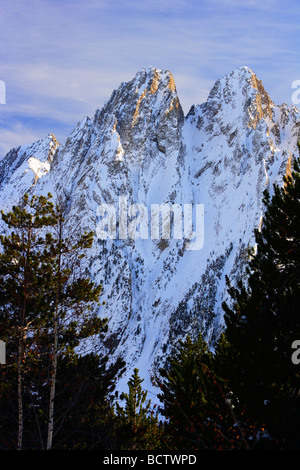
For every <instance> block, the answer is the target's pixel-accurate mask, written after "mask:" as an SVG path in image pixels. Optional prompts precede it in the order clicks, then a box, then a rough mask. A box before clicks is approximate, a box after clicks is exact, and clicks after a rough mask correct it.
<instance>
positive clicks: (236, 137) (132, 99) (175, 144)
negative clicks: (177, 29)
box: [0, 67, 299, 393]
mask: <svg viewBox="0 0 300 470" xmlns="http://www.w3.org/2000/svg"><path fill="white" fill-rule="evenodd" d="M50 135H51V134H49V136H50ZM49 136H48V137H46V138H45V139H42V140H41V141H40V143H39V144H38V143H33V144H32V145H31V146H26V148H25V147H18V148H17V149H13V150H11V151H10V152H9V153H8V154H7V156H6V157H5V158H4V160H3V161H2V162H1V165H0V188H1V196H0V206H1V208H2V209H7V208H9V205H10V204H12V203H13V202H15V203H16V202H18V201H17V199H18V197H19V196H20V195H21V193H22V192H24V191H25V188H27V190H28V191H29V192H31V193H39V194H40V193H43V194H45V193H46V192H49V191H50V192H51V193H52V194H53V196H54V197H56V196H62V197H63V199H64V200H65V201H67V204H68V215H69V227H70V230H73V231H74V227H77V226H79V227H80V229H81V230H91V229H93V230H94V231H95V233H96V230H97V227H99V224H100V222H101V217H100V216H99V207H101V206H102V205H103V204H107V205H109V206H111V207H113V208H114V210H115V211H116V214H117V215H120V213H121V212H122V210H123V209H122V207H121V206H120V201H121V203H123V202H124V204H125V203H126V207H125V208H124V210H125V209H126V214H127V223H128V220H129V222H130V215H131V217H132V213H130V211H131V210H132V208H135V205H137V204H139V205H140V208H141V207H143V208H145V209H147V211H148V215H149V214H151V206H152V205H153V204H158V205H160V204H163V203H165V204H167V205H168V207H173V206H172V205H177V207H180V208H182V209H183V208H184V205H185V204H186V205H192V206H193V210H195V207H196V205H197V204H198V205H203V206H204V243H203V247H202V248H201V249H199V250H189V249H188V246H189V244H188V242H189V240H187V239H186V238H185V237H184V236H183V237H182V238H181V239H180V238H177V239H176V238H175V237H174V236H173V235H172V236H170V238H162V236H161V237H160V238H156V239H152V238H151V236H150V235H148V238H147V239H146V238H145V237H144V238H143V237H142V236H141V232H138V225H137V223H136V225H135V232H134V234H135V236H136V238H129V237H128V238H124V239H120V238H107V239H100V238H99V237H97V236H95V243H94V246H93V248H92V250H91V254H90V257H89V260H88V262H87V266H86V272H87V273H88V274H89V275H90V276H91V277H92V278H93V279H94V280H95V281H96V282H101V283H102V284H103V295H104V300H105V301H106V306H105V307H101V311H100V312H99V314H101V315H103V316H107V317H108V318H109V336H108V337H107V338H106V339H104V343H103V347H104V350H105V351H106V352H109V353H110V355H111V360H112V361H113V360H114V359H115V358H116V356H118V355H120V356H123V357H124V359H125V361H126V363H127V369H128V375H126V376H124V379H123V380H122V381H121V383H120V388H122V387H123V388H124V387H125V386H126V383H127V379H128V376H130V375H131V371H132V369H133V367H137V368H139V370H140V375H141V377H142V378H144V379H145V387H146V388H147V389H148V390H153V393H155V389H153V386H152V383H151V376H152V375H153V374H155V373H156V372H157V368H158V367H159V366H160V365H163V362H164V358H165V357H166V355H167V354H168V353H169V352H170V351H171V348H172V345H173V344H174V342H176V341H177V340H178V339H179V338H180V337H182V336H184V335H185V334H187V332H191V331H198V330H201V331H203V333H204V336H205V338H206V339H207V341H208V343H209V345H210V346H211V347H213V343H214V340H215V338H216V337H217V335H218V334H219V332H220V329H221V328H222V308H221V304H222V301H223V300H224V299H226V296H227V294H226V286H225V275H229V276H230V277H231V279H232V280H233V281H234V280H237V279H238V278H239V277H240V276H242V275H243V268H244V264H245V256H246V250H247V247H248V246H249V245H251V244H252V243H254V238H253V230H254V228H257V227H259V226H260V224H261V221H262V217H263V204H262V196H263V191H264V190H265V189H269V190H270V191H272V185H273V184H274V183H276V184H282V176H283V175H284V174H285V173H286V172H288V171H290V170H289V169H290V167H291V162H292V160H293V157H294V155H295V154H296V153H297V139H298V137H299V111H298V110H297V109H296V108H295V107H288V106H287V105H285V104H283V105H280V106H279V105H275V104H274V103H273V101H272V100H271V98H270V97H269V95H268V93H267V92H266V90H265V89H264V87H263V84H262V82H261V81H260V80H259V79H258V78H257V77H256V75H255V74H254V73H253V72H252V70H251V69H250V68H248V67H240V68H238V69H236V70H234V71H232V72H231V73H229V74H227V75H225V76H224V77H222V78H221V79H219V80H217V81H216V82H215V84H214V86H213V88H212V90H211V92H210V93H209V95H208V98H207V100H206V102H204V103H202V104H199V105H195V106H192V107H191V109H190V110H189V112H188V113H187V115H186V116H184V114H183V110H182V107H181V105H180V100H179V97H178V94H177V90H176V85H175V81H174V77H173V75H172V74H171V73H170V72H169V71H163V70H159V69H154V68H151V67H148V68H145V69H143V70H142V71H139V72H137V74H136V75H135V77H134V78H133V79H132V80H130V81H129V82H123V83H121V85H120V86H119V88H118V89H117V90H114V91H113V92H112V94H111V96H110V98H109V99H108V100H107V101H106V103H105V104H104V106H103V107H102V108H101V109H97V110H96V111H95V113H94V116H93V117H92V118H89V117H84V118H83V119H82V120H81V121H80V122H79V123H78V124H77V125H76V126H75V127H74V129H73V131H72V132H71V134H70V136H69V138H68V139H67V140H66V142H65V144H59V143H58V142H57V141H56V139H55V137H54V136H53V137H49ZM47 139H48V140H47ZM54 139H55V140H54ZM50 144H51V145H50ZM50 148H51V149H52V150H53V151H52V153H51V156H50V157H49V149H50ZM30 158H31V159H32V158H34V159H35V160H30ZM5 162H6V163H5ZM38 162H40V164H39V163H38ZM45 162H47V164H45ZM30 163H31V165H30ZM33 163H35V165H33ZM46 170H47V171H46ZM125 196H126V200H125ZM120 198H123V199H120ZM192 215H193V223H194V228H195V223H196V222H197V220H196V219H195V212H193V214H192ZM164 217H165V216H164ZM191 217H192V216H191ZM184 220H185V219H184ZM163 221H164V223H167V222H168V220H167V219H166V217H165V218H163ZM149 223H150V221H149ZM131 226H132V225H131ZM122 228H124V227H123V226H122V224H121V220H119V219H118V220H117V221H116V229H117V230H118V231H119V232H120V230H121V229H122ZM125 228H126V227H125ZM127 228H128V227H127ZM173 229H174V227H173ZM172 233H173V232H172Z"/></svg>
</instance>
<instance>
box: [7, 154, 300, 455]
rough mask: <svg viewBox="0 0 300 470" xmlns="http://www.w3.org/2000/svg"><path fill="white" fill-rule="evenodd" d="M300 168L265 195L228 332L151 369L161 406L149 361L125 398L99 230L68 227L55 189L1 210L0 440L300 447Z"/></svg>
mask: <svg viewBox="0 0 300 470" xmlns="http://www.w3.org/2000/svg"><path fill="white" fill-rule="evenodd" d="M299 149H300V147H299ZM299 178H300V159H299V158H298V159H297V158H295V160H294V167H293V171H292V173H291V175H289V176H284V181H283V182H284V184H283V185H282V186H280V187H279V186H274V193H273V196H272V197H271V196H270V194H269V193H268V192H267V191H266V192H265V193H264V205H265V214H264V219H263V224H262V228H261V230H255V233H254V235H255V241H256V244H255V247H254V248H253V249H252V250H250V251H249V258H248V262H247V266H246V275H245V277H243V279H241V280H240V281H239V283H238V284H237V285H235V286H232V285H231V283H230V279H227V285H228V292H229V294H230V299H231V301H230V304H229V303H225V302H224V304H223V309H224V321H225V325H224V330H223V332H222V334H221V335H220V336H219V338H218V340H217V341H216V344H215V345H214V348H213V350H210V348H209V347H208V345H207V343H206V342H205V340H204V338H203V337H202V334H201V333H200V334H199V335H197V336H196V337H191V336H187V337H186V338H184V339H181V340H180V341H178V343H177V344H174V345H173V351H172V353H171V354H170V356H169V357H168V358H167V359H166V364H165V365H164V367H162V368H161V369H160V370H159V371H158V373H157V376H156V377H155V378H153V381H154V383H155V385H156V386H157V387H158V388H159V394H158V398H159V401H160V403H161V405H160V406H158V407H157V406H156V405H152V404H151V400H149V399H148V398H147V391H146V390H143V387H142V380H141V378H140V377H139V371H138V369H134V370H133V371H132V376H131V378H130V379H129V381H128V391H127V392H124V393H122V394H121V396H118V393H117V392H116V383H117V380H118V378H119V377H120V376H121V375H122V374H123V373H124V371H125V368H126V364H125V363H124V361H123V360H122V358H119V359H116V360H115V362H114V363H113V364H112V363H111V362H109V357H108V355H105V354H103V353H102V352H101V351H100V349H98V347H97V345H98V344H99V338H100V337H101V336H102V335H104V334H105V333H106V332H107V331H108V322H107V319H106V318H105V319H101V318H100V317H99V315H98V309H99V305H101V303H102V302H101V291H102V287H101V285H97V284H96V283H95V282H93V280H91V279H90V278H89V277H88V275H87V274H86V272H85V269H84V259H85V257H86V256H87V255H88V250H89V249H90V248H91V246H92V243H93V233H92V232H91V233H84V234H82V235H80V236H78V235H76V234H75V233H73V234H71V235H70V234H69V233H68V232H67V229H66V227H67V225H66V223H65V222H66V220H65V214H64V210H63V204H54V203H53V201H52V196H51V195H50V194H49V195H48V196H47V197H45V196H33V197H31V198H29V196H28V195H27V194H26V195H25V196H24V198H23V200H22V203H21V204H20V205H19V206H14V207H13V208H12V210H11V211H10V212H8V213H3V212H2V219H3V221H4V223H5V226H6V230H5V233H3V234H2V235H1V237H0V242H1V251H0V339H1V340H3V341H4V342H5V344H6V357H7V361H6V364H5V365H0V374H1V380H0V450H6V449H19V450H26V449H30V450H32V449H37V450H40V449H41V450H50V449H59V450H62V449H65V450H76V449H79V450H92V449H98V450H180V451H181V450H189V451H195V450H252V449H278V450H285V449H299V448H300V430H299V418H300V406H299V392H300V365H299V362H300V360H297V359H298V356H299V359H300V353H299V355H298V354H297V350H296V351H293V347H295V345H296V347H297V345H300V322H299V305H300V302H299V300H300V299H299V247H300V243H299V240H300V223H299V217H298V215H299V208H300V199H299V198H300V192H299V189H300V186H299V185H300V180H299ZM95 338H96V341H95V342H93V339H95ZM298 347H299V346H298ZM293 353H294V355H293ZM293 358H296V360H293Z"/></svg>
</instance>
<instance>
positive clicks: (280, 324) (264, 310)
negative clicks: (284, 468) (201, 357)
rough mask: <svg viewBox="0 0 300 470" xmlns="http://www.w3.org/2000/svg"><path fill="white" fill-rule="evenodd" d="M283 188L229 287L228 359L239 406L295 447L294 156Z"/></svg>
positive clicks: (298, 262)
mask: <svg viewBox="0 0 300 470" xmlns="http://www.w3.org/2000/svg"><path fill="white" fill-rule="evenodd" d="M284 183H285V184H284V186H283V187H277V186H276V187H274V195H273V196H272V197H270V195H269V194H268V193H267V192H266V193H265V199H264V203H265V206H266V212H265V216H264V219H263V225H262V229H261V232H259V231H258V230H256V231H255V238H256V243H257V248H256V252H255V253H254V252H253V253H252V257H251V259H250V261H249V266H248V279H247V285H244V284H243V283H240V284H239V285H238V286H237V288H233V287H231V286H230V283H229V281H228V285H229V293H230V295H231V298H232V301H233V306H232V307H229V306H228V305H227V304H224V310H225V320H226V332H225V335H226V339H227V341H228V344H229V348H228V358H229V360H228V361H227V364H226V361H225V360H224V358H222V359H221V358H220V360H222V361H223V362H224V363H225V364H224V367H223V374H226V375H227V378H228V379H229V382H230V386H231V387H232V391H233V394H234V397H235V398H236V402H235V404H236V407H237V408H238V407H239V406H245V407H246V411H247V415H248V418H249V419H251V420H252V422H253V423H256V424H257V425H259V426H261V427H263V428H266V429H267V431H268V432H269V434H270V436H271V438H272V439H273V440H272V442H273V444H274V446H275V447H276V448H289V447H293V446H298V448H299V445H300V433H299V431H298V426H299V419H300V408H299V398H298V395H299V389H300V371H299V366H297V365H295V364H293V362H292V360H291V356H292V349H291V348H292V343H293V341H294V340H298V339H300V316H299V305H300V296H299V273H300V221H299V213H300V173H299V159H296V160H295V164H294V171H293V172H292V175H291V176H288V177H284Z"/></svg>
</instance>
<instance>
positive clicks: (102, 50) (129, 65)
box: [0, 0, 300, 149]
mask: <svg viewBox="0 0 300 470" xmlns="http://www.w3.org/2000/svg"><path fill="white" fill-rule="evenodd" d="M0 11H1V15H0V60H1V64H2V67H1V76H0V79H2V80H4V81H5V83H6V86H7V103H6V105H1V108H0V139H1V143H2V146H1V149H3V148H4V147H5V148H6V147H9V148H10V147H12V146H16V145H19V144H22V143H23V142H24V140H23V139H25V136H26V135H28V137H31V136H33V135H36V125H37V120H38V118H40V121H41V124H40V126H39V127H38V132H41V133H42V132H43V134H42V135H40V137H43V135H44V134H46V133H48V132H50V131H51V132H54V133H55V134H57V137H58V138H59V139H64V138H66V137H67V134H68V132H70V130H71V129H72V127H73V126H74V125H75V124H76V122H77V121H78V120H79V119H81V117H82V116H83V115H85V114H87V115H91V114H92V113H93V112H94V110H95V109H96V108H98V107H101V106H103V104H104V102H105V101H106V100H107V99H108V98H109V96H110V94H111V92H112V90H113V89H115V88H117V87H118V86H119V84H120V83H121V82H122V81H127V80H130V79H131V78H132V77H133V76H134V74H135V73H136V72H137V71H138V70H140V69H141V68H143V67H147V66H148V65H151V66H154V67H158V68H162V69H169V70H171V72H172V73H173V75H174V77H175V81H176V85H177V90H178V92H179V96H180V99H181V102H182V105H183V107H184V111H185V112H187V111H188V110H189V107H190V106H191V105H192V104H194V103H195V104H196V103H199V102H202V101H204V100H205V99H206V96H207V94H208V92H209V90H210V89H211V87H212V86H213V83H214V81H215V80H217V79H218V78H220V77H221V76H222V75H224V74H225V73H228V72H230V71H231V70H232V69H234V68H236V67H239V66H241V65H248V66H250V67H251V68H252V69H253V70H254V72H256V73H257V75H258V76H259V78H261V79H262V80H263V82H264V84H265V86H266V88H267V90H268V91H269V92H270V94H271V97H272V99H274V101H276V102H282V101H287V102H289V101H290V97H291V83H292V81H293V80H296V79H299V78H300V73H299V72H300V70H299V66H298V64H299V56H298V51H299V26H298V21H297V16H298V17H299V11H300V9H299V2H298V0H287V1H286V2H285V3H284V5H283V4H282V3H281V2H279V0H265V1H264V2H260V1H258V0H245V1H244V2H240V1H239V0H172V1H170V0H150V1H149V2H141V1H140V0H122V1H121V0H116V1H115V2H110V1H108V0H86V1H85V2H82V1H81V0H80V1H79V0H72V1H71V0H60V1H58V0H27V1H25V0H14V2H7V1H6V0H0ZM20 123H21V125H20ZM22 123H23V127H22ZM49 123H51V124H52V126H53V127H54V128H51V129H46V125H47V124H49ZM44 126H45V128H44ZM18 129H19V133H18ZM4 130H5V132H4Z"/></svg>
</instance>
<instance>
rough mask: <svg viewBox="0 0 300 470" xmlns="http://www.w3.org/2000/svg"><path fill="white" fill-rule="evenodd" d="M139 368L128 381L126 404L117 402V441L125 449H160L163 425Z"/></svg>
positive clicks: (125, 394)
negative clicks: (143, 385)
mask: <svg viewBox="0 0 300 470" xmlns="http://www.w3.org/2000/svg"><path fill="white" fill-rule="evenodd" d="M138 372H139V371H138V369H134V371H133V374H132V376H131V378H130V379H129V381H128V388H129V391H128V393H122V394H121V396H120V399H121V400H124V402H125V406H124V407H123V406H121V404H120V403H118V402H117V403H116V413H117V426H116V430H117V436H118V437H117V442H118V443H119V446H120V448H121V449H125V450H153V449H159V448H160V445H161V440H162V432H163V430H162V427H161V426H159V423H158V419H157V417H156V416H154V412H153V410H152V409H151V400H147V401H146V399H147V391H145V390H143V389H142V386H141V384H142V382H143V379H141V378H140V377H139V374H138Z"/></svg>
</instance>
